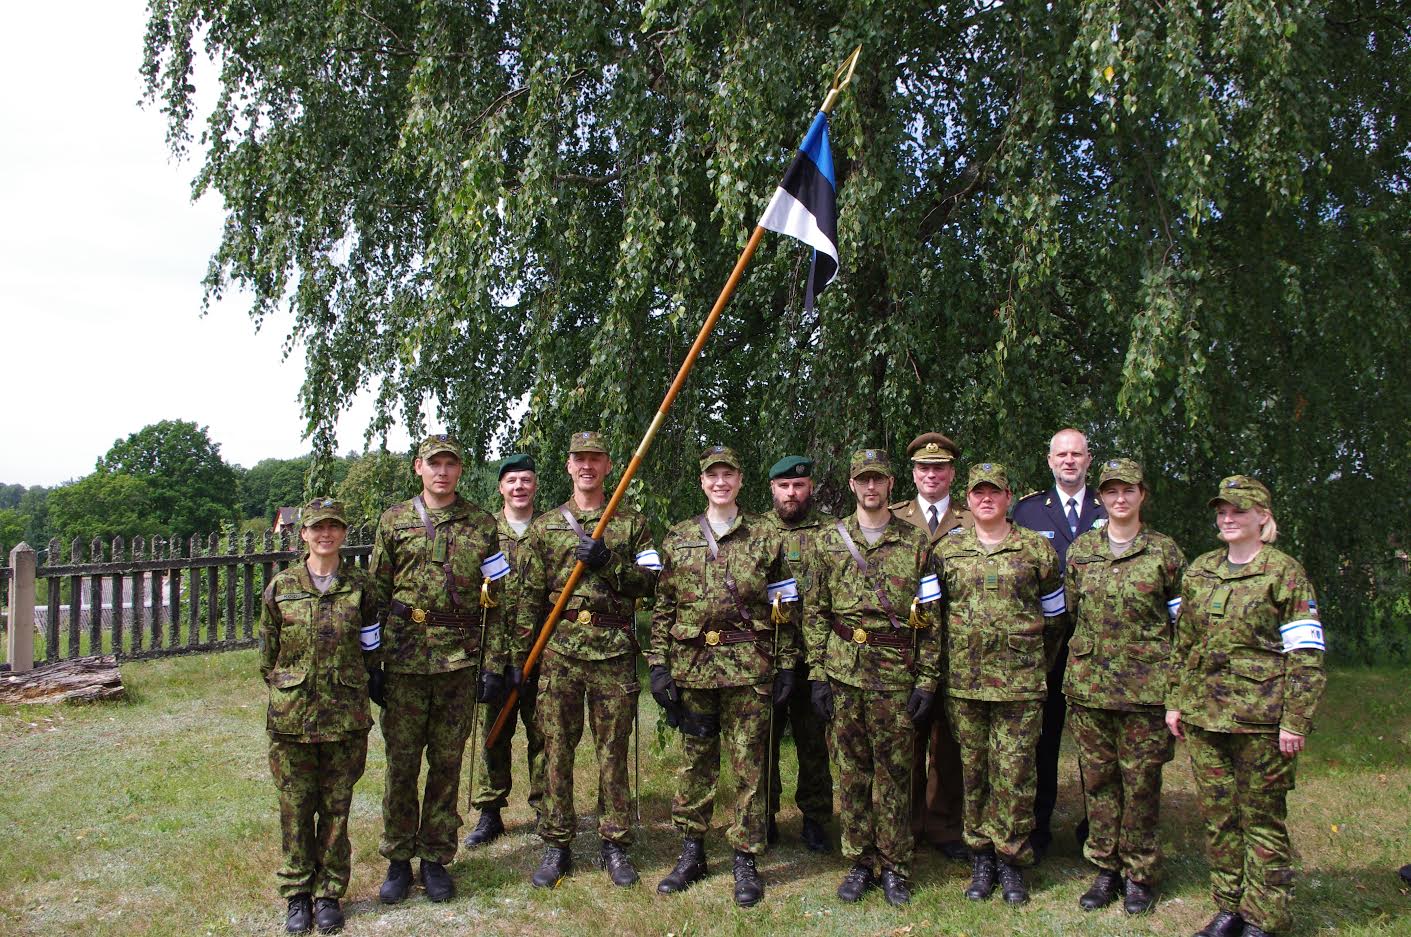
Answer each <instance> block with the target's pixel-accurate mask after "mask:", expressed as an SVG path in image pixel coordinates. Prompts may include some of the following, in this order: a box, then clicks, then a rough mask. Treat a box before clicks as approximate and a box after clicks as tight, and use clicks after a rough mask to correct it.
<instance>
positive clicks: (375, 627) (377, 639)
mask: <svg viewBox="0 0 1411 937" xmlns="http://www.w3.org/2000/svg"><path fill="white" fill-rule="evenodd" d="M358 643H359V644H361V645H362V647H363V650H364V651H375V650H377V649H378V648H380V647H381V646H382V626H381V625H379V624H378V623H377V622H373V623H372V624H370V625H368V626H367V627H366V628H363V629H361V630H360V631H359V632H358Z"/></svg>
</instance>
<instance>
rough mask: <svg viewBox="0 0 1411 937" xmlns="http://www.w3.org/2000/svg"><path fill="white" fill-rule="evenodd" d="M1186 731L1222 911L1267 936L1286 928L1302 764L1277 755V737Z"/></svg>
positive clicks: (1215, 895)
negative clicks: (1297, 774)
mask: <svg viewBox="0 0 1411 937" xmlns="http://www.w3.org/2000/svg"><path fill="white" fill-rule="evenodd" d="M1184 728H1185V733H1186V741H1187V744H1188V747H1189V748H1190V753H1191V769H1192V772H1193V773H1194V774H1195V783H1196V793H1197V795H1198V796H1199V797H1200V810H1201V813H1202V814H1204V816H1205V844H1206V846H1205V849H1206V856H1207V858H1208V859H1209V862H1210V893H1211V896H1212V897H1213V898H1214V899H1215V904H1216V906H1217V907H1219V908H1220V909H1221V910H1224V911H1233V912H1235V913H1237V914H1239V916H1240V917H1242V918H1244V919H1245V920H1246V921H1248V922H1249V923H1251V924H1255V925H1257V926H1259V927H1261V928H1263V929H1264V930H1266V931H1286V930H1288V929H1289V926H1290V925H1291V924H1292V923H1293V918H1292V916H1291V915H1290V913H1289V903H1290V902H1291V901H1292V900H1293V879H1294V873H1293V847H1292V845H1291V844H1290V843H1289V830H1288V825H1287V823H1286V819H1287V817H1288V804H1287V799H1288V792H1289V791H1291V790H1293V784H1294V762H1295V761H1296V759H1294V758H1285V757H1284V756H1283V755H1281V754H1280V753H1279V737H1278V736H1277V735H1276V734H1274V733H1266V732H1261V733H1250V734H1236V733H1230V732H1207V731H1205V730H1204V729H1200V728H1197V727H1196V726H1193V725H1191V724H1190V723H1185V726H1184Z"/></svg>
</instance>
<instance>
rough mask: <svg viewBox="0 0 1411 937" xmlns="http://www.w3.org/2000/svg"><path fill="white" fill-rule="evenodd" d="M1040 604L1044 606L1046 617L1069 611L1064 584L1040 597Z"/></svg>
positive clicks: (1053, 616)
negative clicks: (1064, 593)
mask: <svg viewBox="0 0 1411 937" xmlns="http://www.w3.org/2000/svg"><path fill="white" fill-rule="evenodd" d="M1039 604H1040V605H1042V606H1043V609H1044V617H1045V618H1055V617H1057V616H1059V615H1062V614H1063V613H1064V612H1066V611H1068V601H1067V599H1066V598H1064V595H1063V587H1062V586H1059V587H1058V588H1057V589H1054V590H1053V591H1052V592H1050V593H1049V594H1048V595H1046V596H1044V597H1043V598H1041V599H1039Z"/></svg>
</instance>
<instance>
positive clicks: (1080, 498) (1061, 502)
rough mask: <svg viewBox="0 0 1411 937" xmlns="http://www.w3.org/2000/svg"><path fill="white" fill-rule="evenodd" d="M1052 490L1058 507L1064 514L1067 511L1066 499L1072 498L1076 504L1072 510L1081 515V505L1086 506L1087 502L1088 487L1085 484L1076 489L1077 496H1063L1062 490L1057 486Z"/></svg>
mask: <svg viewBox="0 0 1411 937" xmlns="http://www.w3.org/2000/svg"><path fill="white" fill-rule="evenodd" d="M1053 490H1054V492H1055V493H1057V495H1058V506H1059V507H1061V508H1063V510H1064V512H1067V510H1068V499H1069V498H1073V499H1075V500H1076V501H1077V502H1078V503H1077V504H1075V505H1074V506H1073V509H1074V510H1075V511H1077V512H1078V513H1079V514H1082V513H1083V505H1084V504H1087V502H1088V486H1087V485H1086V484H1085V485H1083V487H1081V488H1079V489H1078V493H1077V494H1072V495H1070V494H1065V493H1064V491H1063V489H1062V488H1060V487H1058V486H1057V485H1054V486H1053Z"/></svg>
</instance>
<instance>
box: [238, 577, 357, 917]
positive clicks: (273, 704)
mask: <svg viewBox="0 0 1411 937" xmlns="http://www.w3.org/2000/svg"><path fill="white" fill-rule="evenodd" d="M376 613H377V601H376V595H375V593H374V590H373V587H372V581H371V579H370V578H369V577H368V575H367V573H365V572H363V571H362V570H361V569H359V568H358V567H357V564H355V563H343V564H342V565H341V566H340V567H339V568H338V572H337V574H336V575H335V577H334V580H333V582H332V583H331V584H330V585H329V587H328V591H327V592H325V593H322V594H320V593H319V591H318V589H317V588H315V586H314V583H313V580H312V579H310V578H309V572H308V568H307V567H306V566H305V565H304V564H303V563H297V564H295V565H292V566H290V567H289V568H288V569H286V570H284V571H283V572H280V573H278V574H277V575H275V577H274V578H273V579H272V580H270V583H269V585H268V586H267V587H266V588H265V591H264V601H263V604H262V607H261V609H260V674H261V676H263V677H264V680H265V683H266V684H268V686H269V714H268V717H267V719H266V722H265V727H266V729H267V730H268V731H269V740H270V741H269V767H270V773H271V774H273V775H274V783H275V786H276V787H278V789H279V821H280V828H281V830H282V831H283V841H284V842H283V850H284V864H283V866H282V867H281V868H280V870H279V873H278V878H279V893H280V895H281V896H283V897H285V898H292V897H293V896H295V895H300V894H309V895H313V896H314V897H318V898H341V897H343V894H344V892H346V891H347V890H348V876H349V874H350V872H351V869H352V847H351V846H350V844H349V842H348V810H349V807H350V806H351V804H352V800H353V785H354V784H355V783H357V780H358V778H360V777H362V774H363V765H364V762H365V761H366V758H367V732H368V729H370V728H371V727H372V716H371V714H370V713H369V711H368V697H367V682H368V676H367V674H368V668H369V667H370V666H376V664H377V659H378V657H379V656H380V652H379V651H378V650H377V647H378V641H379V637H378V635H379V629H378V627H377V618H376ZM315 814H317V815H318V816H317V820H315Z"/></svg>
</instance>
